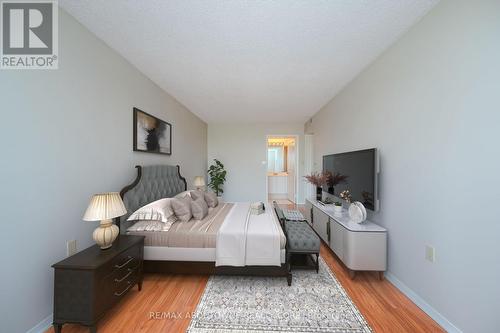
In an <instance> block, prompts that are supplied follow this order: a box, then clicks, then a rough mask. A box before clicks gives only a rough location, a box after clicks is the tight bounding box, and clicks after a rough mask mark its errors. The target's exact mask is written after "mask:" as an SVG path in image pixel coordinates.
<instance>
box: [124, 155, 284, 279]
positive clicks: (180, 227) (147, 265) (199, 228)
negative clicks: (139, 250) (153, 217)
mask: <svg viewBox="0 0 500 333" xmlns="http://www.w3.org/2000/svg"><path fill="white" fill-rule="evenodd" d="M136 169H137V176H136V179H135V180H134V181H133V182H132V183H131V184H130V185H127V186H126V187H124V188H123V189H122V191H121V192H120V195H121V196H122V199H123V202H124V204H125V207H126V208H127V214H126V215H125V216H123V217H121V218H119V219H117V220H116V224H117V225H118V226H119V227H120V233H126V234H132V235H141V236H144V237H145V246H144V260H145V261H144V270H145V271H146V272H155V273H180V274H228V275H265V276H283V277H287V280H288V281H289V284H290V282H291V276H290V274H289V272H288V269H287V262H286V261H287V256H286V235H285V234H284V232H283V229H282V226H281V224H280V221H279V220H278V217H277V216H276V214H275V212H274V209H272V207H270V206H269V205H267V206H269V207H267V206H266V213H265V214H262V215H258V216H253V215H245V214H247V212H248V207H247V205H248V206H249V203H220V204H219V205H218V206H217V207H215V208H211V209H210V211H209V213H208V215H207V216H206V217H205V218H204V219H202V220H194V219H192V220H190V221H187V222H175V223H174V224H173V225H172V226H171V227H170V229H169V230H168V231H165V232H162V231H144V230H141V231H127V230H128V229H129V228H130V227H131V226H132V225H133V222H129V221H127V218H128V217H129V216H130V214H131V213H133V212H134V211H136V210H137V209H139V208H140V207H143V206H144V205H146V204H148V203H151V202H153V201H156V200H158V199H161V198H168V197H174V196H175V195H177V194H178V193H181V192H183V191H186V189H187V184H186V180H185V178H183V177H182V176H181V173H180V167H179V166H171V165H154V166H144V167H141V166H136ZM244 216H247V219H248V222H246V223H248V227H245V228H248V229H249V230H250V228H251V226H253V228H254V229H256V228H263V226H264V227H267V228H270V229H273V230H275V231H274V232H273V233H274V240H273V242H274V243H272V244H273V245H272V246H273V247H272V251H271V250H269V251H268V252H267V254H268V255H269V256H271V255H272V257H273V258H272V260H271V258H264V255H263V254H262V253H257V252H259V251H261V252H262V250H261V249H260V247H261V246H260V244H259V242H260V241H261V239H262V237H268V236H269V235H267V234H266V232H264V231H262V230H261V229H256V230H254V234H253V236H251V235H250V232H249V234H248V235H242V234H239V233H238V232H236V233H235V230H234V228H236V227H235V226H237V225H238V224H243V223H245V222H244ZM265 218H267V219H268V220H263V219H265ZM250 219H252V220H250ZM228 220H230V221H231V222H227V221H228ZM250 221H251V223H250ZM269 221H273V223H269ZM259 223H260V224H259ZM231 228H233V230H231ZM276 235H278V236H276ZM251 237H254V238H253V239H252V238H251ZM258 237H260V238H258ZM269 237H270V236H269ZM245 242H247V244H246V245H243V247H244V248H245V249H248V251H249V252H246V253H241V255H239V257H238V256H236V257H231V256H233V253H238V251H239V250H241V251H247V250H245V249H241V247H242V245H241V244H245ZM267 242H272V241H271V240H268V241H267ZM278 243H279V245H278ZM217 245H219V247H217ZM250 249H252V250H251V251H250ZM277 251H279V252H277ZM224 252H225V253H226V254H227V256H230V257H224ZM249 253H250V254H254V255H253V257H252V255H249ZM241 258H244V260H243V261H242V260H239V259H241Z"/></svg>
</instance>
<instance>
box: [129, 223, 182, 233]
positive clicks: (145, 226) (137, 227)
mask: <svg viewBox="0 0 500 333" xmlns="http://www.w3.org/2000/svg"><path fill="white" fill-rule="evenodd" d="M172 224H173V223H163V222H160V221H137V222H136V223H134V224H133V225H132V226H130V227H129V228H128V229H127V231H132V232H134V231H136V232H137V231H155V232H157V231H168V230H169V229H170V227H171V226H172Z"/></svg>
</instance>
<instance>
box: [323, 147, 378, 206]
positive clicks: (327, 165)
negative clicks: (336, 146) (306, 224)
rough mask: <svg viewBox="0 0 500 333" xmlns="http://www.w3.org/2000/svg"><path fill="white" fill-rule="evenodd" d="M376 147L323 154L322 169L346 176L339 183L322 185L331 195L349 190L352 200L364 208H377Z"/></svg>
mask: <svg viewBox="0 0 500 333" xmlns="http://www.w3.org/2000/svg"><path fill="white" fill-rule="evenodd" d="M377 169H378V167H377V149H375V148H373V149H365V150H358V151H351V152H346V153H340V154H332V155H325V156H323V171H324V172H330V173H332V174H340V175H344V176H347V178H346V180H345V181H344V182H342V183H340V184H337V185H335V186H332V184H327V185H325V186H324V187H323V191H326V192H328V193H330V194H332V195H335V196H337V197H339V195H340V192H342V191H344V190H349V191H350V192H351V195H352V199H353V201H360V202H362V203H363V205H364V206H365V207H366V209H370V210H373V211H375V210H377V206H378V205H377V200H378V198H377V172H378V170H377Z"/></svg>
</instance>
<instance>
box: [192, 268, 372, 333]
mask: <svg viewBox="0 0 500 333" xmlns="http://www.w3.org/2000/svg"><path fill="white" fill-rule="evenodd" d="M319 264H320V266H319V267H320V269H319V273H318V274H317V273H316V271H315V270H294V271H293V282H292V286H291V287H288V285H287V283H286V279H285V278H276V277H274V278H273V277H252V276H212V277H211V278H210V279H209V281H208V284H207V287H206V288H205V292H204V294H203V296H202V298H201V300H200V303H199V304H198V307H197V308H196V312H195V313H194V315H193V318H192V320H191V323H190V326H189V328H188V332H190V333H243V332H245V333H246V332H249V333H268V332H282V333H292V332H293V333H311V332H314V333H344V332H345V333H347V332H348V333H366V332H372V331H371V329H370V327H369V326H368V324H367V323H366V321H365V319H364V318H363V316H362V315H361V313H360V312H359V310H358V309H357V308H356V306H355V305H354V304H353V303H352V301H351V299H350V298H349V296H347V294H346V292H345V290H344V288H342V286H341V285H340V283H339V282H338V281H337V279H336V278H335V276H334V275H333V274H332V273H331V271H330V269H329V268H328V266H327V265H326V263H325V262H324V261H323V259H321V258H320V263H319Z"/></svg>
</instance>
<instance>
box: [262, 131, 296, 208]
mask: <svg viewBox="0 0 500 333" xmlns="http://www.w3.org/2000/svg"><path fill="white" fill-rule="evenodd" d="M266 149H267V175H266V177H267V199H268V200H269V201H276V202H277V203H278V204H282V205H293V204H295V203H296V202H297V191H298V186H297V185H298V180H297V177H298V137H297V136H296V135H268V136H267V147H266Z"/></svg>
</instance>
